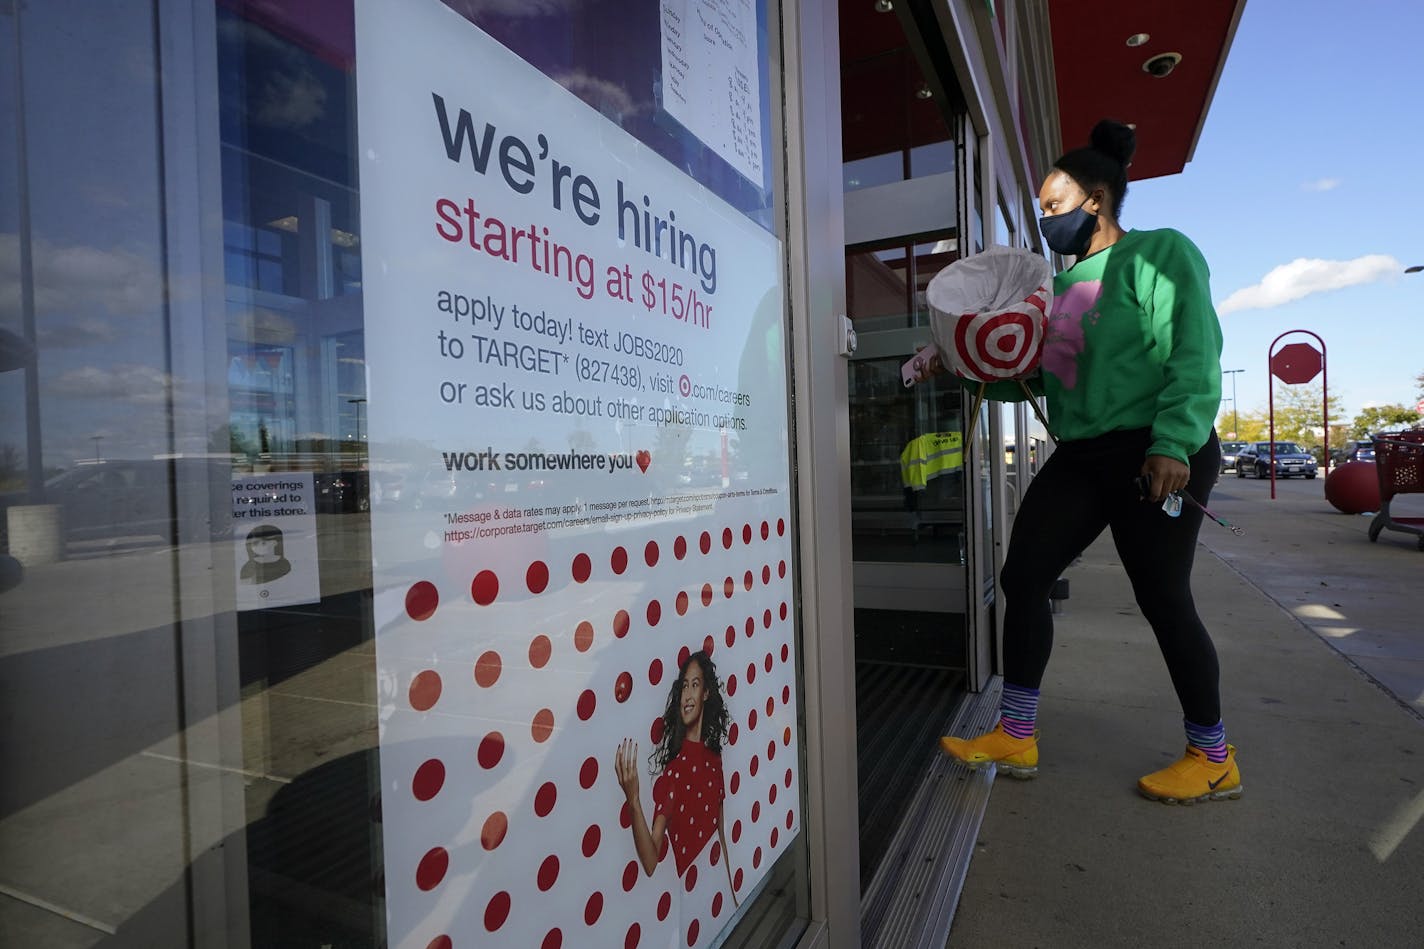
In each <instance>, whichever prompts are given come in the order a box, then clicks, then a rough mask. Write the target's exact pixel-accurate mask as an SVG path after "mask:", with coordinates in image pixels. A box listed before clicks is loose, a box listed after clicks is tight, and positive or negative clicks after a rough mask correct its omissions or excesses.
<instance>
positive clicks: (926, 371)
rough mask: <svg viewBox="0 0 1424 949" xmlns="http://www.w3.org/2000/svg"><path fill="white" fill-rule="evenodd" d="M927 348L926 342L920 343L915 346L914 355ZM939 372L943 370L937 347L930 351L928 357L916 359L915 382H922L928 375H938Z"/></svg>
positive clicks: (942, 361)
mask: <svg viewBox="0 0 1424 949" xmlns="http://www.w3.org/2000/svg"><path fill="white" fill-rule="evenodd" d="M927 348H929V344H928V343H920V344H919V345H918V346H916V347H915V355H916V356H918V355H919V354H920V353H922V352H924V351H925V350H926V349H927ZM941 372H944V360H942V359H940V357H939V350H938V349H936V350H935V351H934V352H933V353H931V355H930V358H929V359H925V360H917V361H916V363H915V381H916V382H924V381H925V380H926V379H928V378H929V377H930V376H934V375H938V374H939V373H941Z"/></svg>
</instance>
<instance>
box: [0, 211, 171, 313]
mask: <svg viewBox="0 0 1424 949" xmlns="http://www.w3.org/2000/svg"><path fill="white" fill-rule="evenodd" d="M31 254H32V257H31V267H32V268H33V277H34V293H35V311H36V313H38V314H42V315H43V316H44V318H45V319H50V318H51V317H63V318H67V319H73V318H84V319H97V318H102V317H103V316H105V315H108V316H136V315H143V314H148V315H155V316H156V315H157V314H158V313H159V311H160V307H161V306H162V303H163V282H162V280H161V279H160V276H159V269H158V263H157V260H156V255H154V256H149V255H145V254H142V253H138V252H135V251H134V250H131V249H125V248H114V249H112V250H104V249H102V248H98V247H89V246H86V245H83V244H69V245H65V244H54V243H51V242H49V241H47V240H44V239H43V238H40V239H36V240H35V241H34V242H33V243H32V244H31ZM20 278H21V274H20V238H19V235H18V234H13V233H12V234H0V318H3V319H12V318H18V316H19V301H20V289H21V285H20ZM90 329H91V330H92V329H93V327H91V328H90Z"/></svg>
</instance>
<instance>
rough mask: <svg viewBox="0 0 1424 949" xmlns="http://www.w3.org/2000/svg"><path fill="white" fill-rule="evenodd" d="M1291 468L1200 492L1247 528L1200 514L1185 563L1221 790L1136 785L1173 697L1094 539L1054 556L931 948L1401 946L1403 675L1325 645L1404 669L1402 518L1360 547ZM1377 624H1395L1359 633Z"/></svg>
mask: <svg viewBox="0 0 1424 949" xmlns="http://www.w3.org/2000/svg"><path fill="white" fill-rule="evenodd" d="M1296 485H1299V486H1300V487H1299V488H1296V487H1295V486H1294V485H1292V486H1290V490H1292V491H1294V492H1295V493H1291V494H1289V495H1287V493H1286V491H1282V492H1281V493H1282V498H1283V499H1285V498H1286V497H1289V498H1290V500H1289V501H1287V502H1286V503H1281V502H1280V501H1278V502H1270V501H1269V500H1268V499H1267V494H1268V491H1269V484H1266V483H1257V482H1237V481H1235V479H1230V480H1229V481H1223V482H1222V484H1221V485H1220V486H1219V488H1218V491H1217V493H1216V495H1215V496H1214V497H1213V499H1212V501H1211V503H1210V504H1209V506H1210V507H1211V508H1212V509H1213V510H1214V511H1216V512H1217V513H1218V514H1221V515H1222V516H1225V517H1226V518H1227V519H1228V520H1231V521H1233V522H1235V523H1240V524H1242V525H1243V526H1244V527H1246V529H1247V534H1246V535H1245V536H1244V537H1240V538H1237V537H1233V536H1232V535H1231V534H1230V533H1229V532H1227V531H1225V530H1224V529H1222V528H1219V527H1216V526H1214V525H1212V524H1210V523H1207V524H1205V525H1203V533H1202V540H1203V547H1202V548H1201V549H1200V550H1199V554H1198V558H1197V564H1196V571H1195V575H1194V576H1195V581H1194V587H1195V591H1196V598H1197V603H1198V607H1199V610H1200V612H1201V614H1202V618H1203V620H1204V621H1205V622H1206V624H1207V626H1208V628H1209V629H1211V630H1212V634H1213V637H1214V639H1215V641H1216V645H1217V650H1218V653H1219V655H1220V657H1221V666H1222V698H1223V715H1224V718H1225V721H1226V725H1227V734H1228V739H1229V740H1230V741H1231V742H1232V743H1233V744H1235V745H1237V746H1238V748H1239V749H1240V752H1239V761H1240V763H1241V770H1242V783H1243V787H1244V789H1245V794H1244V796H1243V797H1242V799H1241V800H1239V801H1224V802H1216V803H1211V804H1202V805H1195V806H1191V807H1180V806H1176V807H1173V806H1167V805H1162V804H1157V803H1155V802H1151V801H1147V800H1145V799H1143V798H1141V797H1139V796H1138V795H1137V793H1136V790H1135V784H1136V780H1137V778H1138V776H1139V775H1141V774H1143V773H1145V772H1148V771H1152V770H1155V769H1157V768H1159V767H1161V766H1163V765H1164V764H1167V763H1169V762H1170V761H1172V760H1173V759H1175V758H1176V757H1177V756H1179V755H1180V754H1181V750H1182V745H1183V744H1184V739H1183V736H1182V730H1181V711H1180V709H1179V707H1178V705H1177V701H1176V698H1175V695H1174V693H1173V691H1172V687H1171V683H1170V681H1169V680H1168V677H1167V671H1166V668H1165V666H1164V665H1163V662H1162V659H1161V656H1160V654H1159V653H1158V651H1157V647H1156V644H1155V642H1154V640H1153V638H1152V635H1151V632H1150V630H1148V628H1147V626H1146V624H1145V623H1144V622H1143V620H1142V618H1141V616H1140V614H1139V612H1138V610H1137V607H1136V604H1135V603H1134V601H1133V597H1132V593H1131V590H1130V588H1129V586H1128V583H1127V579H1126V577H1125V575H1124V574H1123V572H1122V569H1121V565H1120V563H1119V562H1118V559H1117V554H1116V551H1115V550H1114V549H1113V547H1112V543H1111V541H1110V540H1109V539H1107V538H1106V537H1104V538H1103V539H1100V540H1099V541H1098V542H1097V543H1096V544H1095V545H1093V547H1091V548H1090V549H1089V550H1088V551H1087V552H1086V554H1085V556H1084V558H1083V560H1082V562H1081V563H1079V564H1078V565H1076V566H1075V567H1074V568H1072V570H1071V571H1070V573H1069V576H1070V578H1071V580H1072V599H1071V600H1070V601H1069V603H1068V608H1067V612H1066V613H1065V614H1064V615H1061V616H1059V617H1058V618H1057V620H1058V622H1057V630H1056V637H1055V646H1054V655H1053V661H1052V664H1051V665H1050V666H1049V669H1048V675H1047V677H1046V678H1045V680H1044V688H1043V699H1042V706H1041V709H1040V717H1039V723H1040V726H1041V728H1042V738H1041V744H1040V750H1041V753H1042V756H1043V757H1042V763H1041V766H1040V771H1039V775H1038V777H1037V778H1036V779H1035V780H1032V781H1026V782H1020V781H1015V780H1012V779H1010V778H1001V779H998V780H996V781H995V782H994V787H993V794H992V797H991V800H990V802H989V809H988V813H987V815H986V817H985V820H984V823H983V826H982V828H981V831H980V838H979V842H978V846H977V847H976V849H975V855H974V858H973V862H972V863H971V865H970V869H969V875H968V879H967V880H966V883H965V886H964V890H963V893H962V895H961V897H960V902H959V908H958V912H957V915H956V917H955V920H954V925H953V928H952V930H951V933H950V939H949V946H951V947H976V949H977V947H1000V946H1004V947H1008V946H1012V947H1031V946H1038V947H1045V949H1058V947H1077V946H1085V947H1086V946H1092V947H1104V946H1123V947H1140V946H1162V947H1177V946H1182V947H1186V946H1204V945H1205V946H1222V947H1237V946H1245V945H1259V946H1270V947H1275V946H1281V947H1297V946H1304V947H1315V946H1332V947H1333V946H1371V947H1380V946H1384V947H1395V946H1398V947H1412V946H1419V945H1424V882H1421V881H1424V827H1420V826H1418V825H1419V824H1420V823H1421V819H1424V722H1422V721H1421V719H1420V717H1419V716H1418V714H1417V713H1416V712H1415V711H1414V710H1413V709H1411V708H1410V707H1409V705H1410V704H1412V703H1413V702H1417V700H1418V693H1417V692H1416V693H1414V694H1413V695H1410V694H1408V693H1409V691H1410V689H1411V688H1412V686H1411V685H1409V682H1408V681H1407V679H1401V680H1400V683H1401V684H1400V686H1399V688H1398V691H1399V692H1401V693H1403V694H1401V695H1396V694H1393V693H1391V692H1389V691H1387V690H1386V689H1385V688H1382V687H1381V685H1380V683H1379V682H1377V681H1375V680H1373V679H1371V678H1369V677H1368V676H1367V675H1366V674H1365V673H1364V672H1363V671H1362V667H1364V666H1365V665H1366V663H1363V662H1360V661H1359V660H1360V659H1361V658H1368V659H1370V660H1371V661H1373V660H1377V659H1378V660H1381V661H1385V662H1386V665H1383V666H1379V667H1377V668H1376V669H1374V670H1372V671H1381V670H1383V671H1385V672H1388V669H1389V668H1390V666H1389V665H1388V660H1389V659H1390V658H1391V656H1383V657H1382V656H1379V655H1375V656H1360V657H1347V656H1346V655H1343V654H1342V653H1341V652H1338V651H1336V650H1335V649H1333V648H1332V646H1331V644H1330V642H1331V641H1335V642H1340V641H1344V640H1350V639H1355V638H1356V637H1359V639H1358V642H1359V643H1361V644H1364V645H1362V646H1361V649H1370V648H1373V647H1371V646H1369V643H1370V642H1371V640H1372V638H1373V640H1374V641H1375V644H1376V645H1378V644H1379V643H1381V642H1382V643H1385V646H1384V647H1382V649H1381V650H1376V651H1377V652H1378V651H1384V652H1390V653H1391V655H1392V656H1393V657H1394V658H1396V659H1398V660H1399V663H1402V665H1403V667H1404V669H1405V673H1404V674H1405V675H1406V676H1407V675H1411V674H1412V671H1410V666H1411V663H1413V662H1415V660H1413V659H1410V658H1409V656H1410V655H1411V653H1410V650H1411V649H1412V650H1415V651H1417V650H1419V649H1420V648H1421V646H1424V629H1421V625H1424V624H1421V623H1420V622H1418V621H1413V620H1412V616H1415V615H1418V614H1419V613H1420V612H1421V606H1422V605H1424V604H1421V601H1424V593H1421V590H1424V583H1421V580H1424V554H1420V553H1418V552H1417V551H1415V550H1414V549H1413V545H1412V544H1411V543H1408V539H1405V538H1403V536H1402V535H1395V536H1396V537H1397V538H1399V539H1400V541H1401V542H1399V543H1396V544H1393V545H1392V546H1391V547H1386V546H1385V541H1386V539H1387V538H1388V537H1389V535H1386V537H1385V538H1382V539H1381V542H1380V544H1379V545H1370V544H1369V543H1368V541H1367V540H1365V538H1364V530H1365V527H1366V525H1367V520H1366V519H1365V518H1350V517H1346V516H1344V515H1336V514H1333V513H1331V511H1330V509H1329V507H1328V506H1326V505H1324V502H1323V498H1322V495H1321V488H1320V482H1319V481H1315V482H1297V483H1296ZM1360 545H1362V546H1360ZM1287 554H1289V556H1287ZM1382 555H1389V556H1382ZM1361 562H1368V564H1369V565H1370V566H1369V567H1368V569H1365V570H1363V571H1361V570H1360V569H1359V564H1360V563H1361ZM1312 563H1313V564H1315V565H1316V567H1317V568H1318V569H1312V568H1311V564H1312ZM1252 565H1258V566H1259V567H1260V568H1261V569H1260V570H1259V571H1257V574H1258V575H1257V576H1255V577H1253V576H1252V569H1253V566H1252ZM1354 573H1359V574H1360V575H1359V576H1357V577H1355V579H1353V580H1351V579H1349V578H1348V577H1349V576H1350V575H1351V574H1354ZM1342 574H1343V576H1342ZM1253 580H1255V582H1253ZM1336 583H1339V584H1340V587H1339V588H1338V589H1337V587H1336V586H1335V584H1336ZM1297 597H1299V601H1298V602H1297V600H1296V598H1297ZM1331 604H1333V605H1331ZM1283 607H1284V608H1283ZM1301 607H1309V608H1306V609H1301ZM1315 607H1319V608H1321V609H1323V610H1328V611H1331V612H1333V613H1334V614H1336V616H1338V617H1342V618H1343V621H1342V620H1341V619H1337V618H1334V617H1331V616H1329V615H1327V614H1326V613H1324V612H1321V609H1314V608H1315ZM1317 615H1318V616H1319V617H1320V622H1318V623H1317V624H1316V629H1312V628H1311V627H1310V626H1309V625H1307V623H1308V622H1309V621H1310V618H1311V617H1314V616H1317ZM1391 617H1393V618H1394V619H1390V618H1391ZM1395 619H1398V620H1399V621H1400V622H1401V623H1403V624H1406V625H1404V626H1401V628H1399V629H1393V628H1391V629H1384V630H1383V631H1382V632H1380V631H1379V629H1378V627H1380V626H1381V625H1388V624H1389V623H1392V622H1394V620H1395ZM1303 620H1305V621H1304V622H1303ZM1326 620H1328V622H1326ZM1322 626H1329V627H1331V629H1333V630H1334V633H1332V632H1330V631H1329V630H1325V629H1322V628H1321V627H1322ZM1345 629H1349V630H1352V632H1351V633H1348V634H1345V635H1340V631H1341V630H1345ZM1322 636H1325V637H1327V638H1322ZM1420 658H1424V656H1421V657H1420ZM1380 678H1381V679H1383V678H1385V676H1383V675H1382V676H1380Z"/></svg>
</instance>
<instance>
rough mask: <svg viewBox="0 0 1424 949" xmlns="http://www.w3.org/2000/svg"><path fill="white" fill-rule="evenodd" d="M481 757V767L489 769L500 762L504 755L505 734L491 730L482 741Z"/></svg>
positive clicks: (479, 754)
mask: <svg viewBox="0 0 1424 949" xmlns="http://www.w3.org/2000/svg"><path fill="white" fill-rule="evenodd" d="M477 757H478V758H479V762H480V767H481V768H484V769H485V770H486V771H488V770H489V769H490V768H493V767H495V766H496V765H498V764H499V761H500V759H501V758H503V757H504V736H503V735H501V734H500V733H499V732H490V733H489V734H488V735H486V736H485V737H484V738H483V739H481V741H480V750H479V752H478V755H477Z"/></svg>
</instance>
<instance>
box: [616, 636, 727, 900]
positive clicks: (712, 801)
mask: <svg viewBox="0 0 1424 949" xmlns="http://www.w3.org/2000/svg"><path fill="white" fill-rule="evenodd" d="M727 721H728V715H727V705H726V703H725V702H724V701H723V700H722V683H721V681H720V680H719V679H718V678H717V667H716V666H715V665H714V664H713V663H712V659H711V657H710V656H708V655H707V653H705V652H701V651H699V652H695V653H693V654H692V655H690V656H688V657H687V659H686V660H685V661H684V662H683V663H682V667H681V668H680V669H679V670H678V677H677V680H676V681H675V682H673V685H672V690H671V692H670V694H669V695H668V702H667V710H666V711H665V712H664V713H663V737H662V742H661V743H660V744H659V745H658V747H657V750H655V751H654V752H653V754H652V756H651V757H650V758H649V761H650V763H651V764H652V768H651V769H650V772H649V773H653V774H656V773H658V772H659V771H661V774H660V775H659V777H658V779H657V781H656V782H655V783H654V784H653V823H652V826H651V828H650V827H649V826H648V821H647V819H646V818H645V817H644V816H643V802H642V797H641V795H640V794H639V793H638V764H637V762H638V746H637V744H635V743H634V742H633V740H632V739H624V741H623V743H622V744H621V745H619V746H618V753H617V756H616V759H615V762H614V767H615V769H616V770H617V773H618V783H619V784H621V785H622V786H623V793H624V794H625V795H626V796H627V798H628V808H629V810H631V811H632V815H633V846H634V847H635V849H636V850H637V851H638V860H639V862H641V863H642V865H643V872H644V873H646V874H647V875H648V876H652V875H653V870H654V869H656V867H657V865H658V861H659V859H660V858H661V856H662V854H663V853H664V846H665V845H666V847H667V849H668V850H671V851H672V855H673V860H674V861H675V862H676V864H677V875H678V876H679V877H680V876H682V875H683V874H684V873H685V872H686V871H687V868H688V867H690V866H692V863H693V861H695V860H696V859H697V856H698V855H699V854H700V853H701V852H702V850H703V848H704V847H706V846H707V842H708V841H709V840H711V839H712V835H713V833H715V834H716V835H717V839H718V840H719V841H720V842H721V850H722V854H723V855H724V856H725V857H726V859H725V860H724V861H723V862H724V863H725V864H726V867H727V885H728V888H729V889H730V890H731V891H732V899H733V901H734V902H735V901H736V899H737V895H736V888H735V887H733V886H732V861H731V857H730V854H729V853H728V850H727V836H726V833H725V831H724V830H723V826H722V802H723V799H724V798H725V797H726V785H725V784H724V783H723V780H722V741H723V739H724V738H726V735H727ZM664 837H666V840H665V839H664ZM714 856H715V852H714Z"/></svg>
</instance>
